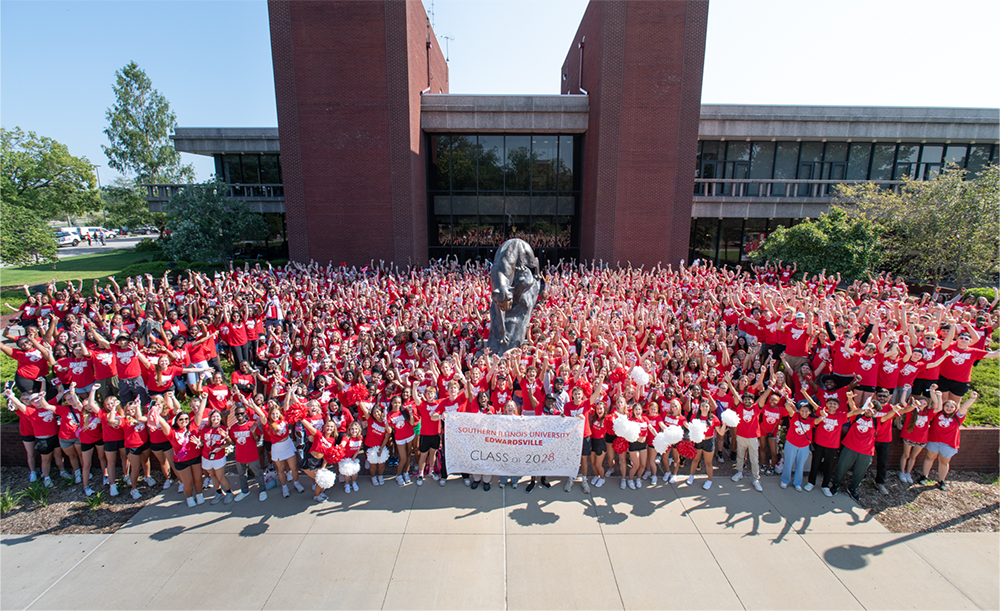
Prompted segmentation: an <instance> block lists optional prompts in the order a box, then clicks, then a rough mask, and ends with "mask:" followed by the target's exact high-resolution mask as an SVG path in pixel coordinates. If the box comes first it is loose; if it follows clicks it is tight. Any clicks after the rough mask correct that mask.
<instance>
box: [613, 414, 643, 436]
mask: <svg viewBox="0 0 1000 611" xmlns="http://www.w3.org/2000/svg"><path fill="white" fill-rule="evenodd" d="M614 430H615V435H617V436H619V437H624V438H625V440H626V441H628V442H629V443H635V442H636V441H639V432H640V431H641V430H642V429H641V427H640V426H639V423H638V422H632V421H631V420H629V419H628V418H626V417H625V416H618V417H617V418H615V423H614Z"/></svg>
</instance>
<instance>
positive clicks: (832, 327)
mask: <svg viewBox="0 0 1000 611" xmlns="http://www.w3.org/2000/svg"><path fill="white" fill-rule="evenodd" d="M545 276H546V290H545V294H544V296H543V297H542V298H541V299H540V301H539V303H538V305H537V307H536V308H535V311H534V313H533V315H532V320H531V325H530V329H529V332H528V340H527V341H526V342H525V343H524V344H523V345H521V346H520V347H519V348H517V349H514V350H511V351H510V352H508V353H507V354H504V355H502V356H501V355H496V354H490V353H489V351H487V350H484V349H483V348H482V346H483V345H485V342H484V339H485V337H486V336H487V334H488V332H489V306H490V286H489V275H488V273H487V267H486V266H485V265H483V264H478V263H467V264H465V265H459V264H458V262H457V261H438V262H435V263H433V264H431V265H429V266H427V267H424V268H420V269H409V270H399V269H398V268H392V269H390V268H389V267H386V266H385V265H380V266H374V265H373V266H370V267H366V268H364V269H360V270H359V269H356V268H346V267H333V266H326V267H323V266H320V265H318V264H315V263H311V264H309V265H301V264H295V263H291V264H289V265H287V266H285V267H283V268H281V269H273V268H271V266H270V265H267V266H264V267H261V266H260V265H257V266H254V267H253V268H251V267H250V266H249V265H246V266H244V267H242V268H236V269H230V270H229V271H228V272H225V273H221V274H219V273H217V274H215V275H214V276H212V275H206V274H203V273H197V272H191V271H185V272H182V273H180V274H178V275H170V274H169V273H168V274H165V275H164V276H163V277H162V278H153V277H151V276H148V275H147V276H145V277H137V278H129V279H127V280H126V281H125V282H123V283H122V284H119V283H118V282H117V281H116V279H115V278H113V277H112V278H109V279H108V280H107V281H106V282H104V283H101V282H98V281H94V283H93V286H90V287H88V286H85V285H84V283H83V282H82V281H81V282H79V283H77V284H74V283H72V282H71V283H67V284H65V285H63V286H60V285H58V284H56V283H55V282H53V283H52V284H50V285H49V286H48V287H47V290H46V291H44V292H37V293H34V294H31V293H30V292H29V291H28V288H27V287H25V292H26V293H27V301H26V302H25V303H24V305H23V306H21V307H20V308H19V314H18V317H17V318H16V319H15V320H14V321H12V322H13V323H18V324H19V325H21V326H22V327H23V328H24V329H25V333H24V334H23V335H19V336H16V337H14V336H13V335H12V333H11V331H10V325H8V328H7V330H5V332H4V334H5V336H7V337H8V338H9V339H11V340H12V341H11V342H10V343H9V344H6V343H5V344H3V346H2V349H3V352H4V354H6V355H7V356H9V357H11V358H13V359H15V360H16V361H17V363H18V368H17V374H16V376H15V379H14V380H12V381H11V382H10V383H8V384H7V387H6V389H5V394H6V396H7V403H8V408H9V409H12V410H16V411H17V413H18V415H19V417H20V419H19V420H20V432H21V436H22V439H23V442H24V449H25V452H26V453H27V459H28V464H29V466H30V468H31V479H32V480H33V481H34V480H35V479H37V478H39V475H38V471H37V469H38V468H39V467H40V470H41V475H40V477H41V479H42V481H43V482H44V483H45V484H46V485H50V484H51V478H52V477H53V476H54V475H55V474H53V473H52V470H53V466H55V468H56V469H57V470H58V471H59V473H58V475H59V476H62V477H65V478H69V479H72V480H74V481H75V482H76V483H77V484H79V485H80V487H81V490H82V492H83V493H84V494H86V495H88V496H89V495H91V494H93V493H94V491H95V490H98V489H102V488H103V487H104V486H107V487H108V488H109V493H110V495H111V496H116V495H118V494H119V490H118V483H119V480H118V479H117V474H118V472H119V468H120V469H121V471H122V473H124V474H126V475H125V479H124V481H125V482H126V485H128V486H129V487H130V489H131V490H130V493H131V495H132V496H133V497H134V498H136V499H139V498H141V497H142V495H143V489H144V488H146V489H151V488H152V487H153V486H154V485H156V481H155V480H154V479H153V478H152V477H151V475H150V469H151V466H152V464H156V463H152V464H151V461H150V457H151V455H152V456H153V457H155V458H156V459H157V462H158V468H159V469H160V470H162V474H163V478H164V480H165V481H164V483H163V489H165V490H166V489H170V488H171V486H172V485H173V483H174V482H177V487H178V490H179V491H180V492H182V493H183V495H184V496H185V498H186V501H187V503H188V505H190V506H192V507H193V506H195V505H198V504H200V503H202V502H204V501H205V496H204V490H205V488H206V487H211V488H212V489H214V490H215V492H214V494H212V495H211V499H210V500H211V502H212V503H218V502H223V503H227V504H228V503H230V502H233V501H240V500H243V499H244V498H246V497H247V496H248V494H250V491H251V486H250V482H251V480H254V481H255V482H256V487H257V493H258V498H259V500H261V501H264V500H265V499H266V498H267V492H266V490H267V489H268V488H269V487H271V486H272V485H273V487H274V488H277V489H280V491H281V495H282V496H284V497H288V496H290V487H292V488H294V489H295V490H296V491H297V493H303V492H305V491H306V489H307V486H308V487H309V488H311V494H312V496H313V498H314V499H315V500H316V501H317V502H324V501H327V500H328V495H327V491H330V490H331V489H335V488H336V489H339V488H341V487H342V488H343V493H344V494H352V493H355V492H358V491H359V483H358V479H359V473H360V472H361V470H362V469H367V470H368V475H367V476H366V477H368V478H370V481H371V485H373V486H380V485H382V484H384V483H385V478H386V477H388V478H390V479H395V483H396V484H397V485H399V486H407V485H410V484H415V485H423V484H424V482H425V478H431V479H433V480H434V481H436V482H437V483H438V484H439V485H441V486H444V485H445V483H446V481H448V479H449V476H452V477H454V478H461V480H462V481H464V483H465V484H466V485H467V486H469V487H470V488H478V487H479V486H480V485H481V486H482V488H483V490H485V491H489V490H490V487H491V484H492V483H493V481H494V480H493V478H491V477H490V476H489V475H483V474H449V473H448V471H447V461H446V460H445V455H446V452H447V448H445V447H444V444H443V427H446V426H447V418H448V415H449V414H450V413H452V412H455V411H460V412H477V413H484V414H507V415H518V416H520V417H578V418H582V419H584V429H585V430H584V440H583V446H582V452H581V454H582V456H581V460H580V472H579V474H578V475H577V477H576V478H567V480H566V482H565V484H564V488H565V490H567V491H569V490H570V489H571V488H572V486H573V484H574V481H579V482H580V485H581V486H582V488H583V490H584V492H587V493H589V492H590V491H591V486H595V487H600V486H602V485H603V484H604V483H605V481H606V480H607V479H608V478H611V477H615V478H618V482H617V483H618V484H619V485H620V487H621V488H623V489H624V488H626V487H627V488H630V489H636V488H641V487H643V486H650V485H652V486H657V485H696V484H695V479H696V477H698V474H699V473H700V472H701V471H704V479H703V481H700V482H698V485H701V486H702V487H703V488H705V489H709V488H710V487H711V486H712V477H713V472H714V468H715V466H716V465H717V464H723V463H726V461H730V462H734V463H735V464H734V467H735V475H733V478H732V479H733V481H739V480H740V479H743V478H744V477H745V473H744V470H745V469H744V468H745V463H746V462H749V467H750V468H749V483H750V485H751V486H753V487H754V488H755V489H756V490H762V483H761V476H762V475H780V479H779V480H778V484H777V485H780V486H781V487H783V488H784V487H787V486H789V485H791V486H794V488H795V489H796V490H799V491H803V492H807V491H810V490H812V489H813V488H814V487H815V486H816V485H817V483H819V485H820V487H821V489H822V492H823V493H824V494H826V495H827V496H832V495H835V494H837V492H838V490H839V489H840V488H841V486H842V485H843V480H844V479H845V476H846V475H847V473H848V471H849V470H851V469H853V475H852V476H851V478H850V479H849V481H848V483H847V485H846V490H847V492H848V493H849V494H850V495H851V496H852V497H853V498H855V499H857V498H858V486H859V483H860V481H861V480H862V478H863V477H864V475H865V473H866V470H867V469H868V467H869V465H870V463H871V462H873V461H874V462H875V463H876V469H875V483H876V486H877V488H878V489H879V490H880V491H882V492H883V493H886V492H887V491H886V488H885V483H886V478H887V477H888V476H889V464H888V458H889V451H888V449H889V444H890V442H891V441H892V439H893V437H894V436H899V437H901V438H902V440H903V444H904V453H903V456H902V459H901V461H900V464H899V465H893V467H898V469H897V475H896V476H897V477H898V479H899V481H900V482H901V483H903V484H910V483H917V482H925V481H927V480H929V477H930V475H931V470H932V468H933V467H934V465H935V463H937V475H936V477H937V483H938V485H939V486H940V487H941V488H942V489H944V488H945V487H946V486H947V476H948V469H949V462H950V460H951V459H952V457H954V455H955V454H956V453H957V452H958V451H959V447H960V426H961V424H962V422H963V420H964V418H965V415H966V413H967V411H968V409H969V407H970V405H971V404H972V403H973V402H974V401H975V400H976V394H975V392H970V391H969V380H970V375H971V371H972V367H973V366H974V365H975V363H976V362H977V361H978V360H980V359H983V358H987V357H997V356H998V354H1000V351H989V341H990V340H989V338H990V336H991V334H992V332H993V328H994V327H995V326H996V325H997V319H996V310H995V308H996V305H997V299H995V300H993V301H992V303H990V302H989V301H987V300H986V299H983V298H979V299H978V300H976V299H974V298H969V299H959V298H958V297H956V298H955V299H952V300H950V301H945V300H944V299H943V298H940V297H939V296H938V295H937V294H934V295H929V294H923V295H917V296H911V295H910V294H909V291H908V287H907V285H906V284H905V283H904V282H903V281H902V280H900V279H894V278H892V277H891V276H889V275H886V274H880V275H879V276H877V277H870V278H869V281H868V282H861V281H854V282H853V283H852V284H850V285H847V286H846V287H841V288H838V286H839V285H840V284H841V279H840V278H839V276H838V277H836V278H834V277H832V276H827V275H826V274H825V270H824V273H820V274H818V275H809V274H802V275H798V274H796V272H795V270H794V268H789V267H784V266H781V265H780V264H779V265H778V266H766V267H763V268H751V269H748V270H743V269H741V268H736V269H724V268H716V267H712V266H710V265H709V266H706V265H704V264H696V265H692V266H684V265H683V263H682V265H681V266H680V268H679V269H672V268H671V267H670V266H668V267H666V268H662V267H659V266H657V267H656V268H654V269H634V268H617V269H616V268H607V267H603V266H600V265H594V264H589V265H577V264H573V265H570V264H568V263H563V264H560V265H558V266H555V267H552V266H550V267H548V268H547V269H546V270H545ZM998 299H1000V297H998ZM220 359H221V360H220ZM222 360H231V361H232V363H233V365H234V370H233V371H232V373H231V374H230V375H229V376H228V379H227V376H226V375H225V374H224V372H223V367H222ZM810 455H811V463H809V464H808V465H807V463H808V462H809V457H810ZM67 463H68V465H69V467H67ZM807 467H808V475H805V471H806V469H807ZM95 468H96V477H95ZM70 469H72V470H73V471H74V473H70ZM227 474H228V475H227ZM302 474H305V476H306V478H302V477H301V475H302ZM230 475H232V476H234V479H233V480H230ZM248 476H250V477H248ZM518 479H519V478H517V477H503V478H498V479H497V481H496V484H497V485H499V486H501V487H503V486H510V487H512V488H517V486H518V483H519V481H518ZM231 481H233V482H236V483H235V485H233V484H231V483H230V482H231ZM661 481H662V482H663V483H662V484H660V482H661ZM303 482H304V483H305V484H306V485H303ZM536 484H537V485H539V486H544V487H546V488H547V487H549V486H551V484H550V483H549V482H548V480H547V479H546V478H545V477H532V478H531V479H530V480H529V481H528V482H527V484H526V486H525V489H526V490H527V491H528V492H531V491H532V490H533V489H534V488H535V486H536Z"/></svg>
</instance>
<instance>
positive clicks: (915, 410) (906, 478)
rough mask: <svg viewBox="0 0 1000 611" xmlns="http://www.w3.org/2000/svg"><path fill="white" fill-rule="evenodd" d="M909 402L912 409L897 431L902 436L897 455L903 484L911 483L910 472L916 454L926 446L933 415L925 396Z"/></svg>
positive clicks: (933, 389)
mask: <svg viewBox="0 0 1000 611" xmlns="http://www.w3.org/2000/svg"><path fill="white" fill-rule="evenodd" d="M935 390H937V386H932V387H931V392H933V391H935ZM910 404H911V406H912V409H911V410H910V412H909V413H908V414H906V420H905V421H904V422H903V429H902V431H900V433H899V436H900V437H902V438H903V453H902V454H901V455H900V457H899V481H901V482H903V483H905V484H912V483H913V476H912V475H910V473H911V472H912V471H913V467H914V466H916V463H917V456H919V455H920V452H922V451H923V449H924V448H925V447H927V437H928V435H929V434H930V430H931V429H930V425H931V417H932V416H933V415H934V412H933V411H932V410H931V409H930V401H929V400H928V399H927V397H912V398H911V401H910Z"/></svg>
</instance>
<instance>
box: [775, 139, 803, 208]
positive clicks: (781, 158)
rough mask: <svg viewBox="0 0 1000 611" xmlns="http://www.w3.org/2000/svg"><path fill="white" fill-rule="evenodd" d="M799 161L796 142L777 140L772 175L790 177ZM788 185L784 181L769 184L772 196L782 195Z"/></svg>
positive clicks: (793, 174) (792, 175)
mask: <svg viewBox="0 0 1000 611" xmlns="http://www.w3.org/2000/svg"><path fill="white" fill-rule="evenodd" d="M798 162H799V143H798V142H779V143H778V150H777V152H776V153H775V158H774V177H775V178H785V179H792V178H795V172H796V169H797V166H798ZM787 187H788V185H787V184H785V183H780V182H779V183H774V184H773V185H771V196H772V197H784V196H785V190H786V188H787Z"/></svg>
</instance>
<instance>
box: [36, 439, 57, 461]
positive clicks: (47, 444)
mask: <svg viewBox="0 0 1000 611" xmlns="http://www.w3.org/2000/svg"><path fill="white" fill-rule="evenodd" d="M58 447H59V438H58V437H56V436H55V435H53V436H52V437H36V438H35V452H38V453H39V454H41V455H42V456H45V455H47V454H51V453H52V452H54V451H55V449H56V448H58Z"/></svg>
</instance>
